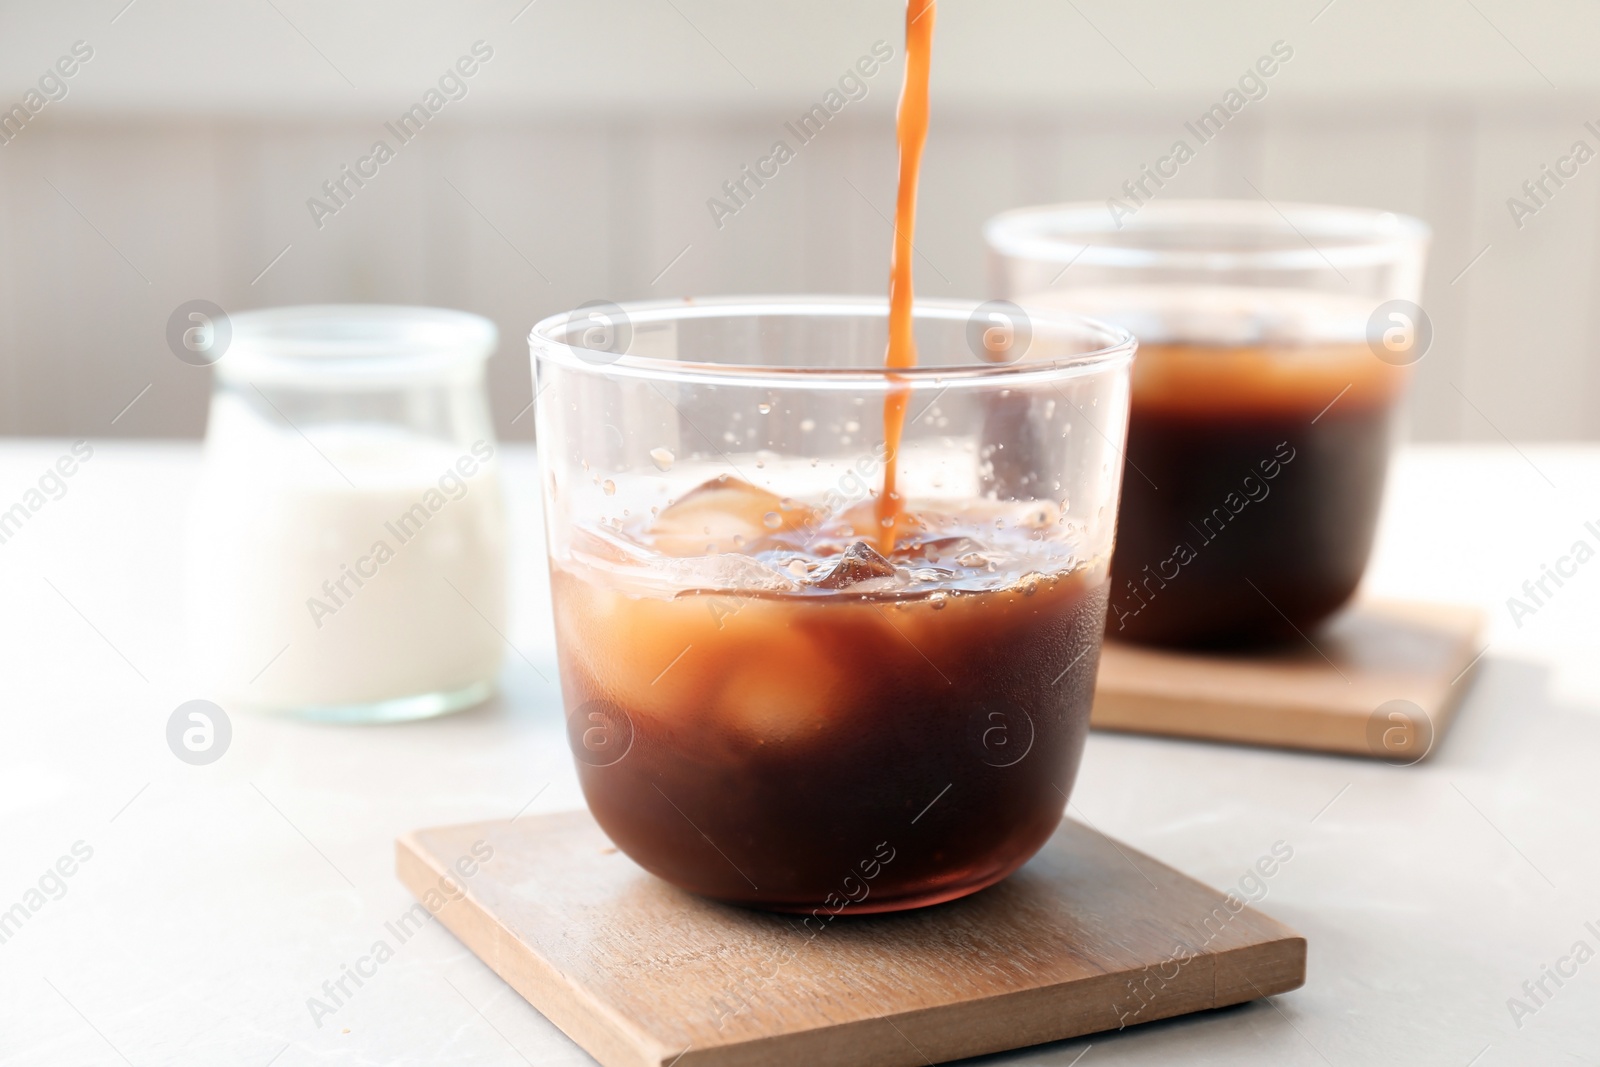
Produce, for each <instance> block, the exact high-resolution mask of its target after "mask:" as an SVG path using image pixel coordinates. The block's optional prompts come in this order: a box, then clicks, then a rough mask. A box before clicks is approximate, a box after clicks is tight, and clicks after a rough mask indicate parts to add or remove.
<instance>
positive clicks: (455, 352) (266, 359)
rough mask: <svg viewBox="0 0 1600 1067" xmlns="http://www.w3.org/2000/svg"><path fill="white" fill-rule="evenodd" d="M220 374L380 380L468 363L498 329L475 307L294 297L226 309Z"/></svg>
mask: <svg viewBox="0 0 1600 1067" xmlns="http://www.w3.org/2000/svg"><path fill="white" fill-rule="evenodd" d="M228 326H229V329H230V331H231V336H230V340H229V344H228V348H227V350H226V351H225V352H224V353H223V355H222V356H221V357H220V358H219V359H218V360H217V362H216V368H217V372H218V374H219V375H220V376H221V377H223V378H224V379H227V380H249V381H272V382H276V383H285V382H293V381H302V380H304V381H308V382H311V381H315V382H318V383H322V382H327V383H330V384H331V383H334V382H384V383H388V382H391V381H397V380H408V379H412V378H413V377H414V376H416V375H428V374H435V375H443V374H448V373H449V372H452V371H458V372H459V371H462V370H471V369H475V368H477V367H479V366H481V365H482V363H483V362H484V361H485V360H487V359H488V358H489V356H490V355H492V354H493V352H494V349H495V345H496V343H497V342H498V340H499V337H500V331H499V329H498V327H496V326H495V324H494V323H493V322H491V321H490V320H489V319H486V318H484V317H483V316H482V315H475V314H473V313H472V312H469V311H459V310H456V309H453V308H440V307H424V306H414V305H408V304H294V305H288V306H284V307H270V308H256V309H252V310H249V311H241V312H238V313H237V314H233V315H229V316H228Z"/></svg>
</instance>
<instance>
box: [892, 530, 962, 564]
mask: <svg viewBox="0 0 1600 1067" xmlns="http://www.w3.org/2000/svg"><path fill="white" fill-rule="evenodd" d="M982 548H983V546H982V545H980V544H978V542H976V541H974V540H973V539H972V538H970V537H964V536H960V535H957V536H954V537H930V538H928V539H927V540H925V541H917V542H915V543H913V544H909V545H906V546H905V547H904V548H902V549H901V550H900V551H899V552H898V553H896V558H900V557H902V556H903V557H904V558H906V559H910V560H919V561H920V560H926V561H927V562H929V563H945V562H950V561H953V560H958V559H960V558H961V557H962V556H964V555H966V554H967V553H969V552H976V551H979V550H980V549H982Z"/></svg>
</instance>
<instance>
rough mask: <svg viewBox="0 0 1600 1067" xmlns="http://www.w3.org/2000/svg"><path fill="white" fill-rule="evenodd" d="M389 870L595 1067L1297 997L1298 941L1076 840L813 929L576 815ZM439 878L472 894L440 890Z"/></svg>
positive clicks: (413, 839) (1051, 1026) (1062, 1027)
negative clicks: (703, 884)
mask: <svg viewBox="0 0 1600 1067" xmlns="http://www.w3.org/2000/svg"><path fill="white" fill-rule="evenodd" d="M488 850H492V855H491V856H489V857H488V858H487V859H484V858H483V857H484V853H485V852H486V851H488ZM397 852H398V860H397V863H398V869H399V875H400V880H401V881H402V882H404V883H405V884H406V886H407V887H409V888H410V889H411V890H412V892H414V893H416V894H417V896H418V899H420V900H422V901H423V902H424V903H425V904H428V906H429V909H430V910H434V911H435V912H436V914H437V915H438V917H439V919H440V921H442V922H443V923H444V925H445V926H446V927H447V928H449V929H450V930H451V931H452V932H453V933H454V934H455V935H456V936H457V937H458V938H460V939H461V940H462V941H463V942H464V943H465V944H466V945H467V947H469V948H471V949H472V951H473V952H475V953H477V955H478V957H479V958H480V959H482V960H483V961H484V962H485V963H486V964H488V965H489V966H490V967H491V968H493V969H494V971H495V973H497V974H499V975H500V977H502V978H504V979H505V980H506V981H507V982H508V983H510V985H511V986H512V987H513V988H514V989H516V990H517V992H519V993H521V994H522V996H524V997H525V998H527V1000H528V1002H529V1003H530V1004H532V1005H533V1006H534V1007H535V1008H537V1009H539V1011H541V1012H543V1013H544V1014H545V1016H546V1017H548V1018H549V1019H550V1020H551V1021H552V1022H554V1023H555V1024H556V1025H557V1026H559V1027H560V1028H561V1029H562V1030H563V1031H565V1032H566V1034H567V1035H568V1036H569V1037H571V1038H572V1039H573V1040H574V1041H576V1042H577V1043H578V1044H579V1045H581V1046H582V1047H583V1048H585V1049H586V1050H588V1051H589V1053H590V1054H591V1055H593V1056H594V1057H595V1058H596V1059H597V1060H599V1061H600V1063H601V1064H604V1065H605V1067H668V1065H672V1067H712V1065H715V1067H741V1065H751V1067H756V1065H759V1067H791V1065H792V1067H813V1065H815V1064H824V1063H825V1064H831V1065H840V1067H852V1065H860V1067H868V1065H871V1067H897V1065H907V1067H910V1065H922V1064H927V1063H931V1062H934V1061H940V1060H949V1059H955V1058H959V1057H965V1056H975V1055H979V1054H982V1053H988V1052H997V1051H1001V1050H1004V1049H1011V1048H1018V1047H1020V1046H1023V1045H1031V1044H1036V1043H1038V1042H1041V1041H1054V1040H1058V1039H1061V1038H1067V1037H1073V1036H1076V1035H1079V1034H1087V1033H1092V1032H1095V1031H1099V1030H1108V1029H1116V1028H1118V1027H1119V1026H1126V1025H1134V1024H1137V1023H1142V1022H1150V1021H1151V1020H1154V1019H1163V1018H1168V1017H1170V1016H1174V1015H1181V1014H1184V1013H1186V1012H1193V1011H1200V1010H1203V1009H1207V1008H1215V1007H1220V1006H1223V1005H1226V1004H1237V1003H1241V1002H1244V1001H1247V1000H1254V999H1256V998H1257V997H1262V996H1269V995H1272V994H1275V993H1282V992H1285V991H1287V990H1290V989H1294V988H1297V987H1298V986H1300V985H1301V984H1302V983H1303V982H1304V981H1305V959H1306V943H1305V939H1304V938H1302V937H1300V936H1299V935H1298V934H1296V933H1295V932H1294V931H1292V930H1290V929H1288V928H1287V927H1285V926H1283V925H1282V924H1280V923H1277V922H1275V921H1273V920H1272V919H1269V918H1267V917H1266V916H1265V915H1262V914H1261V913H1260V912H1258V911H1255V910H1254V909H1253V908H1250V907H1248V906H1246V905H1245V904H1244V903H1243V902H1242V901H1239V900H1237V899H1236V898H1229V899H1225V898H1224V897H1223V895H1222V894H1221V893H1219V892H1217V891H1216V890H1213V889H1210V888H1208V887H1206V886H1204V885H1201V884H1200V883H1199V882H1196V881H1194V880H1192V879H1190V878H1187V877H1185V876H1184V875H1182V874H1179V873H1178V872H1177V871H1174V870H1173V869H1172V868H1170V867H1166V866H1163V865H1162V864H1160V863H1158V862H1156V861H1155V860H1153V859H1150V858H1149V857H1148V856H1145V855H1142V854H1141V853H1138V852H1135V851H1134V850H1133V849H1130V848H1127V847H1125V846H1119V845H1117V844H1116V843H1115V842H1113V841H1111V840H1110V839H1109V838H1106V837H1103V836H1101V835H1099V834H1096V833H1095V832H1093V831H1091V830H1090V829H1088V828H1087V827H1085V826H1083V825H1081V824H1079V823H1075V822H1071V821H1068V822H1065V823H1063V824H1062V827H1061V829H1060V830H1059V831H1057V833H1056V835H1055V837H1054V838H1052V839H1051V841H1050V842H1049V843H1048V844H1046V845H1045V847H1044V849H1043V850H1042V851H1041V852H1040V853H1039V855H1038V856H1036V857H1035V858H1034V859H1033V860H1032V861H1031V862H1030V863H1028V864H1027V865H1026V866H1025V867H1023V869H1022V870H1021V871H1019V872H1017V873H1016V874H1014V875H1012V876H1011V877H1010V878H1008V879H1006V880H1005V881H1004V882H1002V883H1000V884H999V885H997V886H994V887H992V888H990V889H987V890H984V891H983V892H981V893H978V894H975V895H974V896H971V897H968V898H966V899H965V900H960V901H955V902H953V903H950V904H943V905H939V906H936V907H932V908H924V909H922V910H920V911H914V912H903V913H900V914H898V915H883V916H871V917H850V916H840V917H838V918H834V919H832V920H831V921H827V922H824V921H822V920H821V919H811V920H810V921H809V923H806V922H804V917H802V916H795V915H771V914H766V913H763V912H756V911H749V910H745V909H741V908H734V907H729V906H726V905H722V904H716V903H713V902H712V901H709V900H705V899H703V898H700V897H696V896H693V895H691V894H688V893H685V892H682V891H681V890H678V889H675V888H673V887H672V886H670V885H668V884H667V883H666V882H663V881H661V880H659V879H657V878H655V877H654V876H652V875H650V874H647V873H646V872H645V871H643V870H642V869H640V868H639V867H638V866H636V865H635V864H634V863H633V861H631V860H629V859H628V858H627V857H626V856H624V855H623V854H621V853H620V852H618V851H617V850H616V849H615V848H613V847H612V846H611V843H610V841H609V840H608V839H607V838H606V836H605V835H604V833H602V832H601V830H600V828H599V826H597V825H596V824H595V822H594V820H593V819H592V818H591V817H590V816H589V814H588V812H568V813H563V814H558V815H546V816H540V817H536V818H525V819H522V820H519V821H516V822H489V823H478V824H474V825H467V826H451V827H443V828H439V829H432V830H418V831H416V832H414V833H411V834H407V835H406V836H404V837H402V838H401V839H400V840H399V841H398V842H397ZM463 857H468V858H469V859H470V861H469V862H465V863H463V862H461V861H462V859H463ZM479 861H481V862H479ZM467 870H472V872H473V873H472V874H471V876H464V873H463V872H465V871H467ZM447 874H448V875H449V876H450V883H448V884H449V885H455V886H460V887H461V888H462V890H464V892H461V893H456V892H455V891H450V892H440V891H439V890H440V886H441V879H442V878H443V877H444V876H445V875H447ZM451 896H454V899H450V897H451ZM1230 900H1231V903H1233V904H1237V905H1238V910H1234V909H1233V908H1231V907H1230ZM824 914H825V913H824Z"/></svg>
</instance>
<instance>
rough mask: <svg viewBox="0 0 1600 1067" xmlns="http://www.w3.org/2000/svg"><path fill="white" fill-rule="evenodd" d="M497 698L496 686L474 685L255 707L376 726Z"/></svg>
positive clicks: (290, 715)
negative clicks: (360, 700)
mask: <svg viewBox="0 0 1600 1067" xmlns="http://www.w3.org/2000/svg"><path fill="white" fill-rule="evenodd" d="M493 695H494V683H493V682H490V681H481V682H473V683H472V684H471V685H468V686H465V687H463V688H461V689H453V690H450V691H449V692H445V693H418V694H416V695H415V696H406V697H395V698H394V699H392V700H378V701H374V702H372V703H370V704H310V705H305V706H302V707H294V708H268V707H258V708H252V709H250V710H252V711H259V712H261V713H263V714H267V715H276V716H280V717H282V718H286V719H305V720H307V721H309V722H329V723H340V724H343V725H357V726H359V725H376V724H380V723H390V722H413V721H415V720H417V719H431V718H434V717H435V716H438V715H448V714H450V713H451V712H453V711H462V710H464V709H466V708H470V707H472V706H473V705H474V704H481V703H483V702H484V701H485V700H488V699H489V697H491V696H493Z"/></svg>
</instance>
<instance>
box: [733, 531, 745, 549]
mask: <svg viewBox="0 0 1600 1067" xmlns="http://www.w3.org/2000/svg"><path fill="white" fill-rule="evenodd" d="M733 547H734V548H743V547H744V534H734V535H733Z"/></svg>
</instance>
